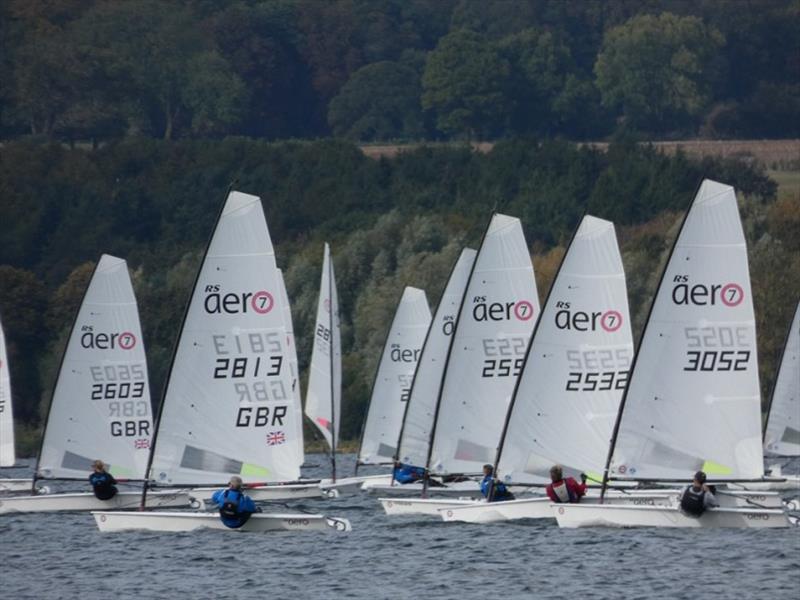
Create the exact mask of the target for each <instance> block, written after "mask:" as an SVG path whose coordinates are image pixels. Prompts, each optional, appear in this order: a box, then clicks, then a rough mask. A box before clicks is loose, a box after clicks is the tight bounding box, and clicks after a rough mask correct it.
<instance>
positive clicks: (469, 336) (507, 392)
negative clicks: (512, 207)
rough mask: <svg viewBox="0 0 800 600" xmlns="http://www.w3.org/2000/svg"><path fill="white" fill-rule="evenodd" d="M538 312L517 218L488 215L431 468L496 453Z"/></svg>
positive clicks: (472, 465)
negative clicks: (489, 217) (487, 225)
mask: <svg viewBox="0 0 800 600" xmlns="http://www.w3.org/2000/svg"><path fill="white" fill-rule="evenodd" d="M538 315H539V298H538V295H537V292H536V280H535V279H534V276H533V265H532V264H531V257H530V254H529V252H528V246H527V244H526V243H525V236H524V235H523V233H522V225H521V223H520V221H519V219H516V218H514V217H508V216H505V215H499V214H497V215H494V217H493V218H492V221H491V223H490V224H489V227H488V229H487V231H486V234H485V236H484V239H483V243H482V244H481V248H480V250H479V251H478V255H477V257H476V258H475V264H474V268H473V271H472V275H471V276H470V280H469V283H468V285H467V291H466V293H465V295H464V300H463V302H462V305H461V308H460V310H459V315H458V321H457V322H456V330H455V333H454V335H453V337H452V340H451V350H450V355H449V357H448V362H447V366H446V367H445V376H444V382H443V384H442V393H441V400H440V406H439V414H438V418H437V420H436V425H435V428H436V429H435V431H434V441H433V448H432V455H431V461H430V465H429V468H430V470H431V471H432V472H434V473H478V472H480V470H481V467H482V466H483V465H484V464H485V463H491V462H492V461H494V459H495V456H496V453H497V445H498V442H499V440H500V434H501V431H502V428H503V423H504V421H505V415H506V411H507V409H508V404H509V401H510V399H511V394H512V393H513V391H514V385H515V383H516V380H517V377H518V376H519V373H520V371H521V370H522V362H523V360H524V357H525V350H526V348H527V346H528V341H529V339H530V336H531V332H532V331H533V326H534V323H536V318H537V317H538Z"/></svg>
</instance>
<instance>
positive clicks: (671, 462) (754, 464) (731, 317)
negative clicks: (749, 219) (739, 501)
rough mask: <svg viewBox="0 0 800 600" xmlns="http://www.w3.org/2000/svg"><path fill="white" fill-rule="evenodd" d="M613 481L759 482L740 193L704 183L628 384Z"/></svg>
mask: <svg viewBox="0 0 800 600" xmlns="http://www.w3.org/2000/svg"><path fill="white" fill-rule="evenodd" d="M626 394H627V396H626V399H625V401H624V402H625V404H624V409H623V411H622V415H621V421H620V429H619V433H618V436H617V440H616V445H615V447H614V449H613V457H612V461H611V465H610V467H611V469H610V474H611V477H612V478H656V479H668V478H677V479H686V478H688V477H690V476H691V475H692V473H693V472H694V471H696V470H698V469H703V470H704V471H706V473H707V474H708V475H709V478H718V479H719V478H724V479H749V478H758V477H761V476H762V475H763V456H762V448H761V427H760V423H761V402H760V392H759V383H758V358H757V354H756V329H755V316H754V313H753V297H752V294H751V291H750V274H749V271H748V263H747V247H746V243H745V238H744V233H743V231H742V224H741V220H740V218H739V210H738V207H737V205H736V194H735V192H734V190H733V188H732V187H730V186H727V185H723V184H720V183H716V182H714V181H709V180H705V181H704V182H703V184H702V185H701V187H700V190H699V191H698V193H697V196H696V197H695V199H694V202H693V203H692V206H691V208H690V209H689V212H688V214H687V216H686V220H685V222H684V224H683V227H682V228H681V231H680V234H679V235H678V239H677V242H676V244H675V247H674V249H673V252H672V255H671V257H670V259H669V263H668V264H667V267H666V269H665V272H664V275H663V278H662V280H661V283H660V285H659V288H658V291H657V293H656V297H655V300H654V303H653V306H652V309H651V313H650V317H649V320H648V322H647V325H646V326H645V331H644V334H643V337H642V341H641V345H640V348H639V353H638V356H637V357H636V360H635V363H634V368H633V372H632V374H631V380H630V383H629V386H628V391H627V392H626Z"/></svg>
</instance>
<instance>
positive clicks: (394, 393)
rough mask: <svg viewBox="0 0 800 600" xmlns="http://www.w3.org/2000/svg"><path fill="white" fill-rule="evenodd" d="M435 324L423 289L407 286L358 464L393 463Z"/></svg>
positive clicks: (374, 392)
mask: <svg viewBox="0 0 800 600" xmlns="http://www.w3.org/2000/svg"><path fill="white" fill-rule="evenodd" d="M430 324H431V311H430V309H429V308H428V299H427V298H426V297H425V292H424V291H423V290H420V289H417V288H414V287H407V288H405V290H403V296H402V297H401V298H400V303H399V304H398V306H397V311H396V312H395V315H394V319H393V320H392V324H391V327H390V329H389V335H388V336H387V338H386V344H384V347H383V355H382V356H381V360H380V362H379V363H378V371H377V373H376V375H375V383H374V384H373V386H372V397H371V399H370V403H369V410H368V411H367V419H366V423H365V425H364V433H363V436H362V438H361V449H360V450H359V453H358V461H359V463H361V464H380V463H391V462H392V461H393V460H394V456H395V452H396V451H397V448H396V444H397V439H398V437H399V436H400V426H401V425H402V423H403V414H404V413H405V406H406V402H408V397H409V393H410V392H411V383H412V381H413V379H414V371H416V368H417V361H418V360H419V354H420V350H421V348H422V344H423V343H424V342H425V335H426V334H427V333H428V327H429V326H430Z"/></svg>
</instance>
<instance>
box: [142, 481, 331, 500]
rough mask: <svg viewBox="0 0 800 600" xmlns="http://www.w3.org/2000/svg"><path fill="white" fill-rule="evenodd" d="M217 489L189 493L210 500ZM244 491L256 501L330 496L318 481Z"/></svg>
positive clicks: (267, 486) (202, 489) (209, 488)
mask: <svg viewBox="0 0 800 600" xmlns="http://www.w3.org/2000/svg"><path fill="white" fill-rule="evenodd" d="M222 487H224V486H222ZM219 489H221V487H203V488H192V490H191V494H192V495H193V496H197V497H198V498H202V499H203V500H206V501H210V500H211V496H212V495H213V494H214V492H216V491H217V490H219ZM244 492H245V494H247V495H248V496H250V497H251V498H252V499H253V500H254V501H256V502H262V501H266V500H297V499H299V498H324V497H329V496H330V494H329V493H326V491H325V490H323V489H321V488H320V485H319V483H292V484H286V485H262V486H257V487H247V488H246V489H245V490H244ZM148 497H149V496H148Z"/></svg>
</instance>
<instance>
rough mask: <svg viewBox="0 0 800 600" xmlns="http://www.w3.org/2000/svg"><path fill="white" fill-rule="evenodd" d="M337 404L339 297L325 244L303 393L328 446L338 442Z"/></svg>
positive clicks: (339, 398) (339, 391) (339, 388)
mask: <svg viewBox="0 0 800 600" xmlns="http://www.w3.org/2000/svg"><path fill="white" fill-rule="evenodd" d="M341 403H342V343H341V333H340V327H339V299H338V295H337V293H336V277H335V275H334V273H333V262H332V261H331V255H330V248H329V247H328V244H325V254H324V256H323V260H322V278H321V281H320V287H319V303H318V305H317V322H316V325H315V326H314V347H313V350H312V353H311V369H310V372H309V375H308V391H307V392H306V415H307V416H308V418H309V419H311V422H312V423H314V425H316V427H317V429H319V431H320V433H322V436H323V437H324V438H325V441H326V442H328V446H330V447H331V448H335V446H336V445H338V444H339V423H340V422H341V421H340V415H341Z"/></svg>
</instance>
